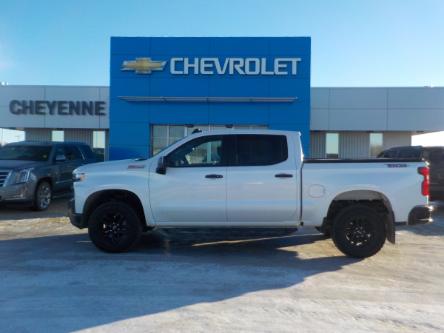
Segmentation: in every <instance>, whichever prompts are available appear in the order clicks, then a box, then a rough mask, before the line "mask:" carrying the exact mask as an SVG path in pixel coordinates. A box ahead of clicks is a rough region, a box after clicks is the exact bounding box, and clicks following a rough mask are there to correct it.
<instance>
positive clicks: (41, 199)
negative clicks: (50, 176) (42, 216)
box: [32, 180, 52, 211]
mask: <svg viewBox="0 0 444 333" xmlns="http://www.w3.org/2000/svg"><path fill="white" fill-rule="evenodd" d="M51 199H52V188H51V184H50V183H49V182H48V181H46V180H43V181H41V182H40V183H38V184H37V186H36V188H35V191H34V201H33V203H32V209H34V210H37V211H42V210H46V209H48V207H49V205H50V204H51Z"/></svg>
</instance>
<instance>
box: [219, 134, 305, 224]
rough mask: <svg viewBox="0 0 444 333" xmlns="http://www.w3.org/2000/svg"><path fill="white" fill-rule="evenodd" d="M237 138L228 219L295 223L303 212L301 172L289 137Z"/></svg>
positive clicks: (229, 170) (230, 170)
mask: <svg viewBox="0 0 444 333" xmlns="http://www.w3.org/2000/svg"><path fill="white" fill-rule="evenodd" d="M234 137H235V139H234V154H233V156H232V158H230V161H229V165H228V167H227V219H228V222H230V223H231V224H239V225H248V224H250V225H260V224H261V223H270V222H275V223H279V222H281V223H284V222H293V223H294V221H296V220H297V216H298V213H299V196H300V194H299V189H298V179H297V177H298V176H299V175H298V173H297V171H296V169H295V161H294V160H290V157H289V154H288V149H289V146H290V145H289V143H288V142H287V137H286V136H285V135H271V134H265V135H264V134H241V135H235V136H234ZM293 148H294V147H292V149H293ZM294 149H295V148H294ZM290 155H291V156H292V157H293V156H294V154H290Z"/></svg>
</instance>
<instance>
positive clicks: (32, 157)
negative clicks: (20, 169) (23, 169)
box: [0, 145, 51, 161]
mask: <svg viewBox="0 0 444 333" xmlns="http://www.w3.org/2000/svg"><path fill="white" fill-rule="evenodd" d="M50 152H51V146H16V145H13V146H5V147H2V148H0V160H22V161H47V160H48V159H49V154H50Z"/></svg>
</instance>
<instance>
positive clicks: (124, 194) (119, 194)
mask: <svg viewBox="0 0 444 333" xmlns="http://www.w3.org/2000/svg"><path fill="white" fill-rule="evenodd" d="M110 201H121V202H124V203H127V204H128V205H130V206H131V207H132V208H133V209H134V210H135V211H136V213H137V216H138V217H139V220H140V223H141V224H142V227H143V229H144V230H146V229H148V227H147V220H146V216H145V212H144V209H143V205H142V201H141V200H140V198H139V196H138V195H137V194H136V193H134V192H132V191H128V190H123V189H106V190H101V191H97V192H94V193H92V194H91V195H89V196H88V198H87V199H86V201H85V204H84V209H83V218H84V220H85V221H86V222H88V220H89V218H90V216H91V213H92V212H93V211H94V209H95V208H96V207H98V206H99V205H101V204H103V203H105V202H110Z"/></svg>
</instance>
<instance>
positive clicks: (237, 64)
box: [122, 57, 301, 75]
mask: <svg viewBox="0 0 444 333" xmlns="http://www.w3.org/2000/svg"><path fill="white" fill-rule="evenodd" d="M300 61H301V58H274V59H273V60H269V59H267V58H225V59H223V60H220V59H219V58H176V57H175V58H171V59H170V61H169V62H170V66H169V68H170V73H171V74H173V75H189V74H194V75H226V74H228V75H234V74H238V75H297V73H298V63H299V62H300ZM165 64H166V61H154V60H151V58H147V57H146V58H136V59H135V60H129V61H124V62H123V64H122V70H123V71H134V72H135V73H137V74H151V73H152V71H154V70H156V71H159V70H163V69H164V66H165Z"/></svg>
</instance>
